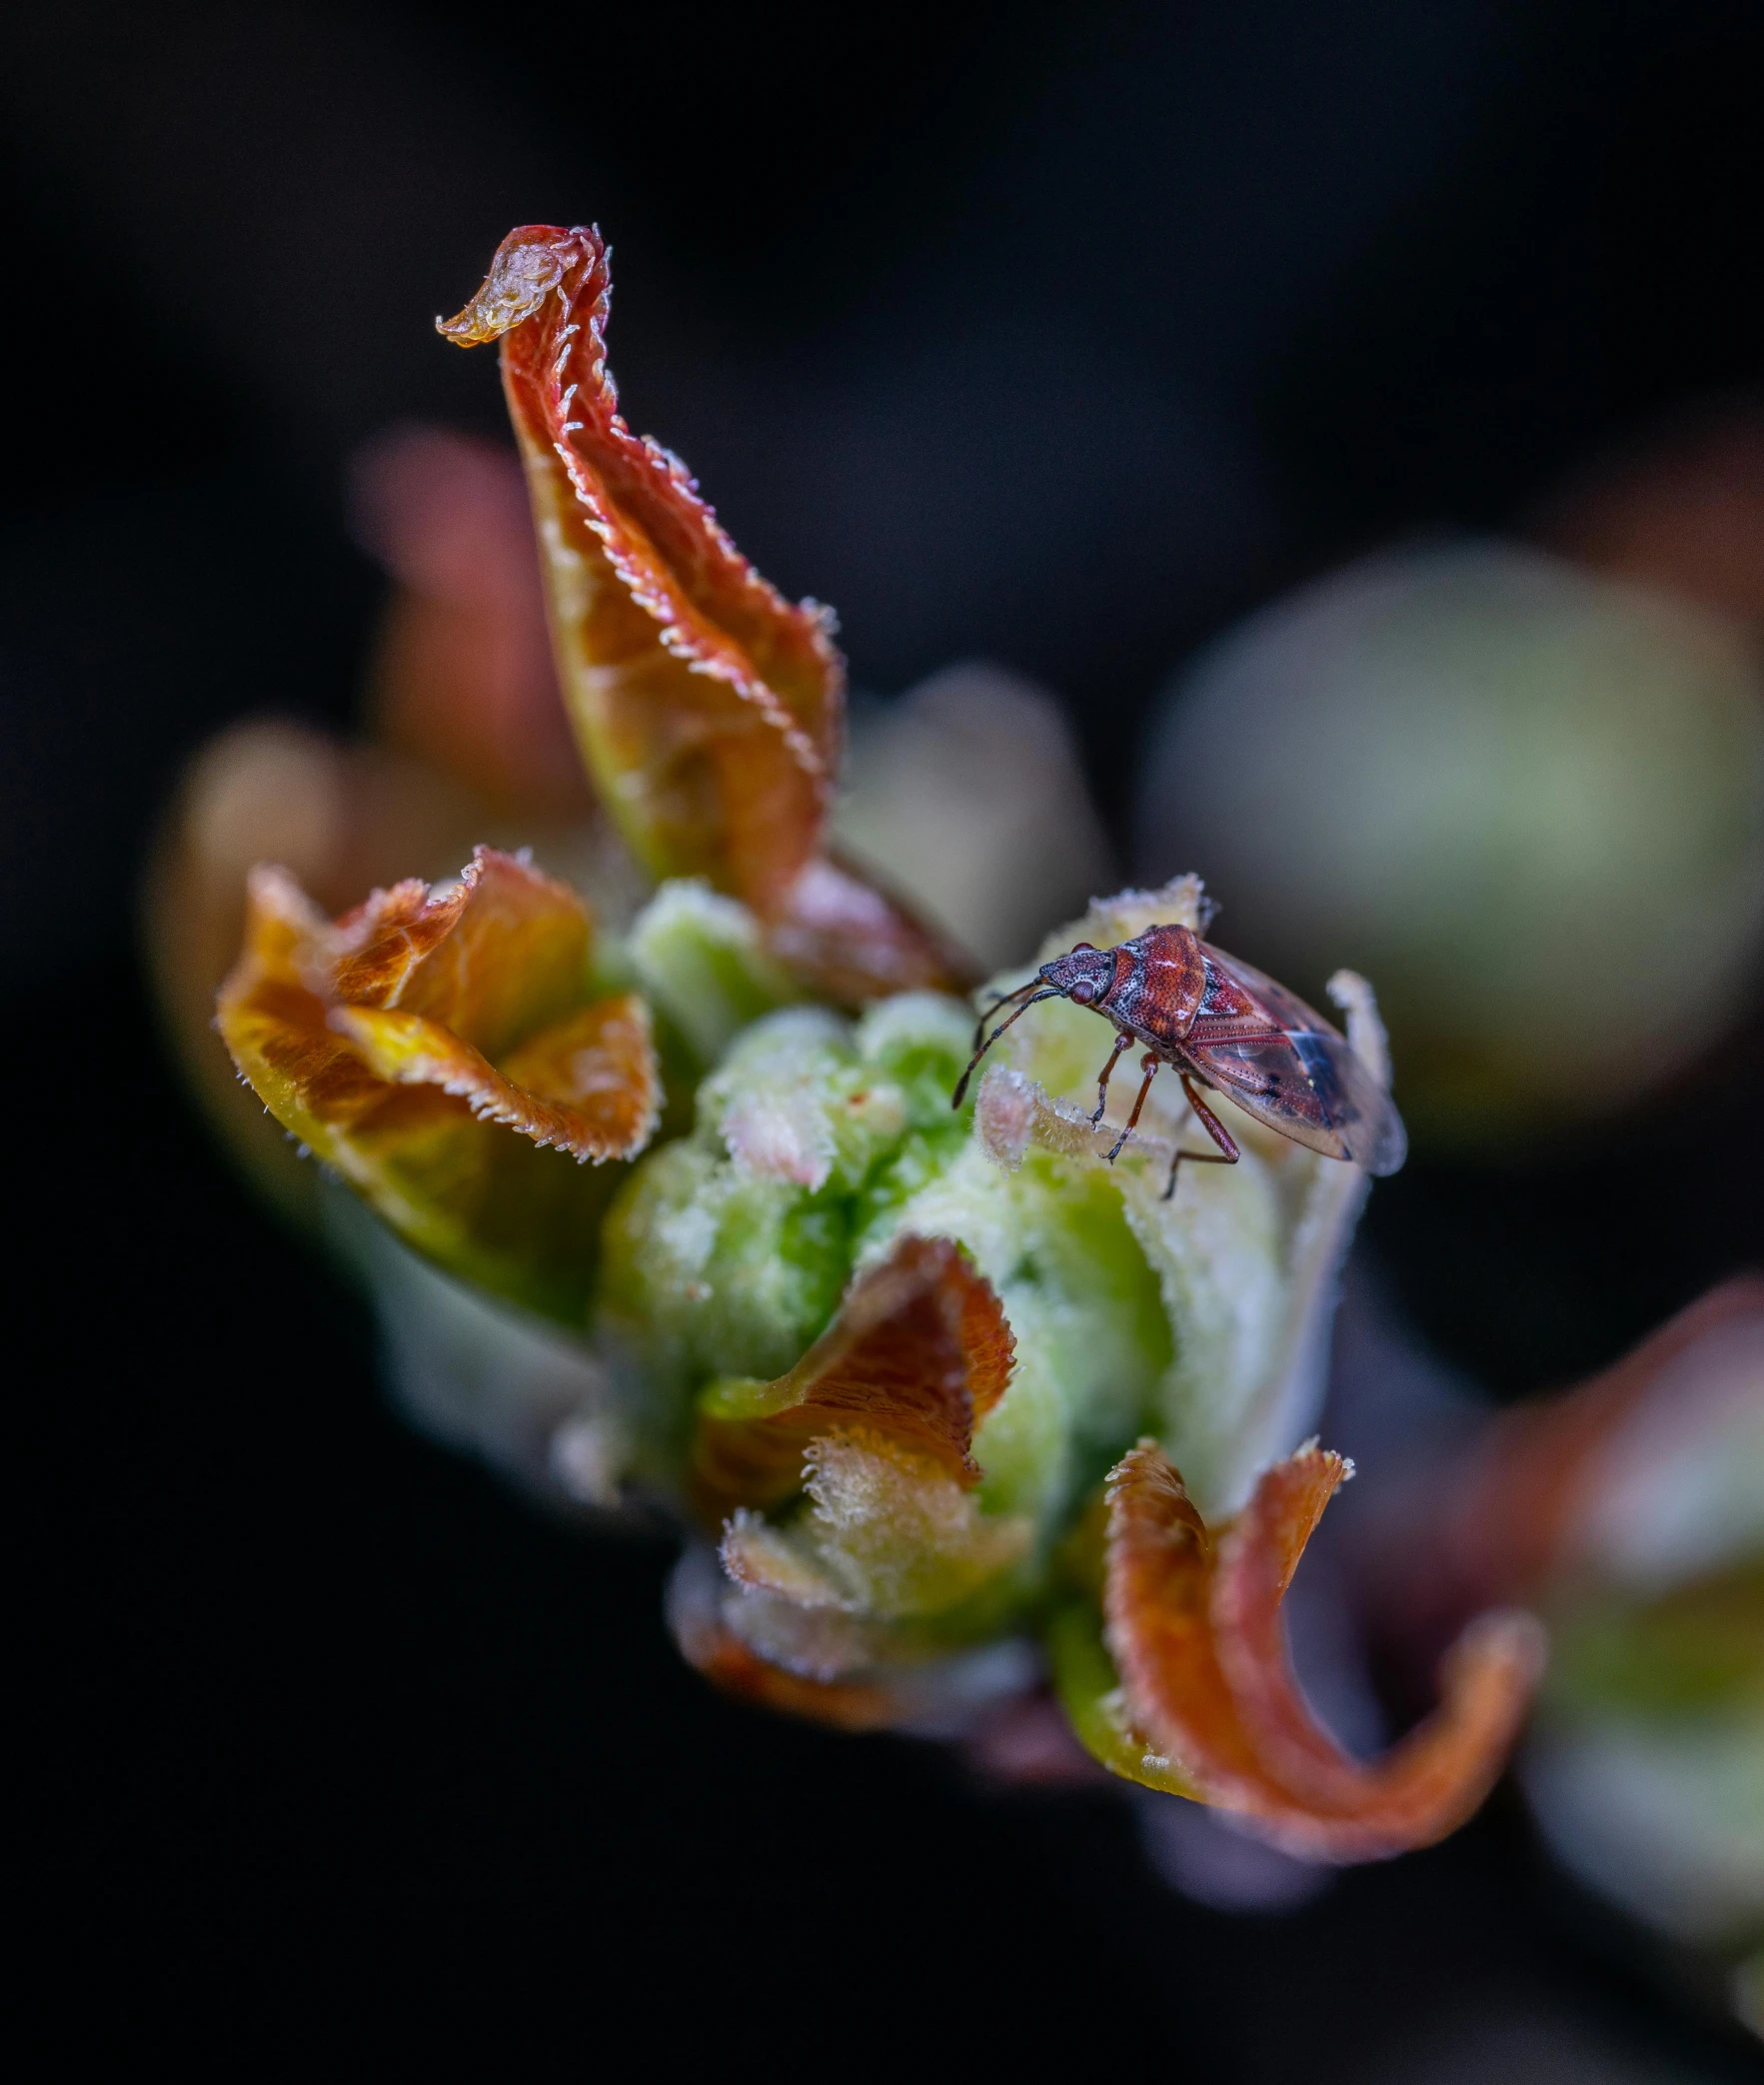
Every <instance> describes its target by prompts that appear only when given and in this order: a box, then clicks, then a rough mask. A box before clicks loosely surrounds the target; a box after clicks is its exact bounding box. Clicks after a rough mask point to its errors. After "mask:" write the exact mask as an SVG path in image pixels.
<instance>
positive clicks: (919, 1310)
mask: <svg viewBox="0 0 1764 2085" xmlns="http://www.w3.org/2000/svg"><path fill="white" fill-rule="evenodd" d="M1014 1354H1015V1346H1014V1341H1013V1339H1012V1336H1011V1332H1010V1327H1009V1324H1008V1323H1007V1321H1006V1319H1005V1316H1004V1309H1003V1305H1002V1304H1001V1303H1000V1302H999V1300H998V1296H997V1293H996V1291H995V1290H994V1289H993V1288H992V1286H991V1284H990V1283H989V1282H988V1281H986V1279H985V1278H984V1277H983V1276H982V1275H981V1274H980V1273H978V1272H977V1271H976V1270H975V1268H974V1266H973V1264H972V1262H971V1261H970V1260H969V1259H968V1258H967V1256H966V1255H965V1254H964V1253H963V1252H962V1251H961V1249H960V1247H959V1246H958V1245H956V1244H955V1243H953V1242H952V1241H951V1240H950V1239H948V1238H923V1237H910V1236H909V1237H903V1238H901V1239H900V1240H899V1241H898V1243H897V1244H896V1245H895V1246H894V1249H893V1250H892V1252H890V1253H889V1255H888V1257H887V1258H886V1259H885V1260H883V1261H882V1264H881V1265H880V1266H877V1267H874V1268H872V1269H871V1271H870V1272H869V1273H868V1274H865V1275H863V1276H862V1277H861V1278H860V1279H859V1280H858V1282H857V1283H856V1284H855V1285H854V1287H853V1289H852V1291H851V1293H850V1294H849V1295H848V1296H847V1298H846V1301H845V1303H844V1305H843V1306H842V1308H841V1310H840V1313H839V1315H838V1317H836V1318H835V1320H834V1322H833V1324H832V1325H831V1326H830V1327H829V1328H828V1330H827V1331H826V1332H825V1333H824V1334H823V1335H822V1336H821V1338H819V1339H818V1340H817V1341H816V1342H815V1344H814V1345H813V1346H812V1347H811V1348H810V1349H809V1351H808V1352H807V1353H806V1354H805V1355H804V1356H803V1358H802V1360H800V1361H799V1362H798V1363H797V1365H796V1366H795V1367H794V1368H792V1369H791V1370H790V1371H789V1372H788V1373H787V1374H785V1375H782V1376H780V1377H778V1379H777V1380H776V1381H774V1382H770V1383H755V1384H744V1385H740V1386H732V1387H731V1389H730V1390H729V1391H728V1392H727V1393H726V1394H724V1395H722V1396H716V1395H714V1396H713V1397H712V1398H711V1399H710V1400H709V1401H708V1402H707V1404H706V1406H705V1408H704V1409H703V1410H702V1412H701V1416H700V1421H699V1432H698V1438H697V1440H696V1442H695V1447H694V1491H695V1498H696V1502H697V1504H698V1507H699V1510H700V1512H701V1514H702V1516H703V1517H704V1518H706V1519H707V1520H708V1521H711V1522H713V1523H715V1522H717V1521H720V1520H721V1519H722V1518H723V1516H724V1515H725V1514H726V1513H728V1512H729V1511H730V1510H731V1509H732V1507H736V1506H744V1505H745V1506H769V1505H775V1504H777V1503H779V1502H780V1501H781V1500H782V1499H784V1498H788V1497H789V1496H790V1495H791V1494H792V1492H794V1491H796V1490H798V1489H800V1488H801V1486H802V1484H803V1481H804V1470H805V1463H806V1460H807V1458H808V1456H809V1451H810V1447H811V1444H812V1443H813V1442H815V1441H816V1440H818V1439H821V1438H822V1437H824V1436H827V1435H830V1434H833V1433H836V1432H839V1431H841V1430H842V1429H843V1430H851V1429H853V1428H860V1429H862V1430H864V1431H865V1432H868V1433H874V1434H877V1435H880V1436H882V1440H883V1441H884V1442H886V1443H887V1444H889V1445H890V1446H891V1447H892V1448H893V1449H896V1450H899V1451H903V1452H905V1453H906V1454H908V1455H909V1456H911V1457H913V1458H915V1459H922V1460H923V1461H924V1462H926V1463H927V1464H929V1465H931V1466H932V1467H934V1468H935V1469H936V1470H938V1471H940V1472H941V1473H942V1474H943V1475H944V1476H945V1477H952V1478H953V1479H954V1480H955V1482H956V1483H957V1484H959V1485H960V1486H962V1487H963V1488H964V1489H965V1488H971V1487H972V1486H973V1485H974V1484H977V1483H978V1481H979V1478H980V1471H979V1468H978V1465H977V1464H976V1463H975V1462H974V1459H973V1457H972V1455H971V1454H970V1453H969V1449H970V1447H971V1445H972V1441H973V1433H974V1428H975V1426H976V1425H977V1424H978V1423H979V1421H980V1420H981V1419H982V1418H984V1416H985V1415H986V1413H987V1412H988V1411H990V1410H991V1408H992V1406H993V1405H994V1404H996V1403H997V1401H998V1399H999V1398H1000V1397H1001V1396H1002V1395H1003V1394H1004V1390H1005V1387H1006V1385H1007V1384H1008V1383H1009V1380H1010V1371H1011V1367H1012V1363H1013V1360H1014Z"/></svg>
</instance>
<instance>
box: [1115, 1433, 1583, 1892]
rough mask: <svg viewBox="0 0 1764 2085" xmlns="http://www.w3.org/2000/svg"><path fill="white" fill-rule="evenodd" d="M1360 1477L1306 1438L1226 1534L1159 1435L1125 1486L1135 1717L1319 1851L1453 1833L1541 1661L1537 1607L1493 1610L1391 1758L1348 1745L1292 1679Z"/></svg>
mask: <svg viewBox="0 0 1764 2085" xmlns="http://www.w3.org/2000/svg"><path fill="white" fill-rule="evenodd" d="M1344 1471H1345V1465H1344V1464H1343V1462H1342V1461H1341V1458H1340V1457H1339V1456H1336V1455H1331V1454H1327V1453H1324V1452H1322V1451H1320V1450H1318V1449H1317V1448H1315V1447H1308V1448H1302V1449H1300V1450H1299V1452H1298V1453H1297V1454H1296V1455H1293V1456H1292V1457H1290V1458H1289V1459H1288V1460H1287V1461H1285V1462H1283V1463H1279V1464H1277V1465H1276V1466H1275V1467H1274V1468H1273V1469H1271V1470H1269V1471H1268V1472H1267V1473H1266V1474H1265V1475H1264V1476H1263V1477H1262V1479H1261V1481H1260V1482H1259V1483H1258V1485H1257V1486H1256V1489H1255V1492H1254V1495H1253V1496H1252V1498H1251V1499H1250V1502H1249V1504H1248V1505H1247V1506H1246V1507H1245V1508H1244V1510H1243V1512H1242V1513H1241V1514H1240V1515H1239V1516H1238V1518H1237V1519H1236V1521H1235V1522H1234V1523H1232V1524H1231V1525H1230V1526H1229V1527H1228V1528H1226V1529H1225V1530H1223V1531H1222V1532H1221V1533H1220V1534H1219V1535H1218V1536H1217V1538H1216V1539H1215V1537H1214V1535H1213V1534H1212V1532H1211V1531H1209V1530H1208V1528H1207V1527H1206V1525H1205V1523H1204V1521H1203V1520H1202V1519H1201V1517H1200V1514H1199V1513H1198V1511H1197V1510H1196V1509H1195V1506H1194V1504H1193V1501H1192V1500H1191V1499H1190V1498H1189V1497H1188V1495H1187V1492H1186V1490H1185V1489H1184V1487H1183V1485H1182V1480H1181V1478H1180V1476H1179V1475H1178V1473H1177V1472H1176V1470H1175V1469H1174V1468H1173V1467H1172V1465H1171V1464H1170V1462H1169V1461H1168V1459H1167V1457H1165V1455H1164V1454H1163V1452H1162V1450H1161V1449H1160V1448H1158V1447H1157V1445H1156V1444H1155V1443H1154V1442H1150V1441H1142V1442H1141V1443H1140V1444H1139V1446H1138V1447H1136V1448H1134V1449H1133V1450H1132V1451H1131V1453H1129V1454H1128V1455H1126V1456H1125V1457H1124V1458H1123V1459H1122V1461H1121V1462H1120V1463H1119V1464H1118V1465H1117V1467H1116V1468H1115V1470H1114V1472H1113V1474H1112V1476H1111V1478H1110V1483H1109V1532H1108V1564H1107V1579H1106V1585H1105V1592H1104V1605H1105V1610H1106V1613H1107V1618H1108V1643H1109V1648H1110V1651H1111V1652H1112V1655H1113V1657H1114V1661H1115V1665H1116V1667H1117V1669H1118V1671H1119V1673H1120V1676H1121V1680H1122V1682H1123V1687H1124V1692H1125V1697H1126V1705H1127V1708H1128V1711H1129V1713H1130V1715H1131V1719H1132V1721H1133V1723H1134V1724H1135V1725H1136V1726H1137V1727H1138V1728H1139V1729H1141V1730H1142V1731H1143V1732H1144V1733H1145V1735H1146V1736H1147V1738H1148V1739H1149V1740H1150V1741H1151V1743H1152V1744H1153V1745H1154V1746H1155V1747H1156V1748H1157V1750H1158V1751H1159V1752H1161V1753H1163V1754H1165V1755H1166V1756H1167V1757H1168V1759H1169V1760H1170V1761H1171V1763H1172V1764H1173V1765H1174V1767H1175V1768H1176V1769H1177V1771H1178V1772H1179V1774H1180V1775H1181V1776H1182V1777H1183V1778H1185V1779H1186V1780H1187V1781H1189V1782H1191V1783H1192V1784H1193V1786H1194V1787H1195V1788H1196V1789H1198V1790H1199V1791H1200V1793H1201V1795H1202V1796H1203V1797H1204V1799H1205V1800H1206V1801H1208V1802H1211V1803H1214V1804H1217V1805H1218V1806H1220V1807H1221V1808H1224V1809H1228V1810H1233V1811H1236V1812H1238V1813H1239V1814H1241V1815H1243V1816H1245V1817H1247V1818H1250V1819H1252V1820H1253V1821H1254V1823H1255V1825H1256V1828H1257V1829H1258V1830H1259V1831H1260V1832H1261V1833H1262V1834H1263V1835H1265V1836H1266V1837H1268V1838H1269V1839H1271V1840H1273V1841H1274V1842H1275V1843H1277V1844H1280V1845H1282V1846H1284V1847H1286V1848H1287V1849H1288V1850H1290V1851H1292V1852H1295V1853H1298V1854H1301V1855H1304V1856H1305V1857H1308V1858H1311V1859H1317V1860H1335V1861H1354V1860H1371V1859H1378V1858H1382V1857H1383V1856H1386V1855H1388V1854H1392V1853H1399V1852H1403V1851H1405V1850H1407V1849H1408V1848H1410V1847H1414V1846H1424V1845H1427V1844H1429V1843H1431V1842H1432V1841H1433V1840H1435V1839H1438V1838H1442V1837H1443V1836H1444V1835H1445V1834H1446V1833H1447V1832H1449V1831H1451V1830H1453V1829H1454V1828H1455V1827H1456V1826H1457V1825H1458V1824H1460V1823H1462V1822H1463V1820H1464V1819H1465V1818H1466V1817H1467V1816H1469V1814H1470V1812H1471V1811H1472V1810H1473V1809H1474V1808H1475V1807H1476V1805H1477V1804H1478V1803H1479V1802H1480V1801H1481V1800H1482V1797H1483V1796H1484V1795H1485V1794H1486V1793H1487V1790H1488V1787H1489V1785H1490V1784H1491V1782H1492V1781H1493V1779H1494V1777H1495V1775H1496V1774H1497V1773H1498V1772H1499V1770H1500V1767H1501V1765H1502V1762H1503V1761H1504V1759H1505V1757H1506V1753H1507V1750H1508V1748H1509V1746H1510V1745H1511V1742H1512V1740H1513V1737H1514V1735H1515V1734H1516V1732H1517V1729H1518V1726H1519V1723H1520V1720H1521V1718H1522V1717H1523V1714H1524V1710H1525V1707H1526V1704H1527V1701H1528V1699H1529V1696H1530V1693H1531V1690H1532V1687H1533V1685H1534V1684H1535V1681H1536V1677H1537V1673H1538V1671H1539V1668H1540V1662H1541V1654H1542V1652H1541V1631H1540V1630H1539V1629H1538V1627H1537V1624H1536V1623H1535V1622H1534V1621H1532V1620H1531V1618H1530V1617H1529V1616H1527V1615H1522V1614H1516V1613H1499V1614H1489V1615H1485V1616H1483V1617H1482V1618H1481V1619H1480V1621H1478V1622H1477V1623H1475V1624H1473V1625H1472V1627H1471V1628H1470V1629H1468V1630H1466V1631H1465V1633H1464V1635H1463V1636H1462V1637H1461V1638H1460V1640H1459V1642H1458V1644H1457V1645H1456V1646H1455V1648H1454V1650H1453V1651H1452V1653H1451V1655H1450V1656H1449V1657H1448V1658H1447V1660H1446V1662H1445V1666H1444V1668H1443V1671H1442V1688H1443V1693H1442V1700H1441V1704H1440V1706H1439V1708H1438V1709H1437V1710H1436V1711H1435V1712H1434V1714H1433V1715H1432V1716H1430V1717H1429V1718H1428V1719H1427V1720H1426V1721H1425V1722H1424V1723H1423V1724H1421V1725H1420V1726H1419V1727H1418V1728H1417V1729H1415V1730H1413V1731H1411V1732H1410V1733H1409V1735H1408V1736H1407V1737H1406V1738H1404V1739H1403V1740H1402V1741H1401V1742H1400V1743H1398V1744H1397V1745H1395V1746H1393V1747H1392V1748H1391V1750H1390V1751H1389V1752H1387V1753H1386V1754H1385V1755H1384V1756H1383V1757H1382V1758H1381V1759H1378V1760H1376V1761H1372V1762H1362V1761H1360V1760H1356V1759H1354V1758H1352V1757H1350V1756H1349V1755H1348V1754H1347V1753H1345V1752H1343V1751H1342V1749H1341V1748H1340V1746H1339V1745H1338V1744H1337V1743H1336V1741H1335V1740H1334V1739H1333V1738H1332V1737H1331V1736H1330V1735H1329V1733H1328V1732H1327V1731H1326V1730H1324V1729H1322V1728H1321V1726H1320V1725H1319V1724H1318V1723H1317V1722H1316V1721H1315V1719H1314V1717H1313V1716H1312V1715H1311V1712H1310V1709H1309V1707H1308V1705H1307V1704H1306V1703H1305V1701H1304V1698H1303V1696H1302V1695H1301V1693H1300V1692H1299V1690H1298V1687H1297V1683H1296V1681H1295V1680H1294V1679H1293V1676H1292V1672H1291V1667H1290V1665H1289V1663H1288V1662H1287V1658H1286V1651H1285V1644H1284V1641H1283V1639H1282V1635H1281V1626H1280V1618H1279V1610H1280V1602H1281V1599H1282V1598H1283V1596H1284V1594H1285V1591H1286V1587H1287V1585H1288V1584H1289V1583H1290V1582H1291V1578H1292V1573H1293V1570H1294V1569H1295V1568H1296V1565H1297V1562H1298V1559H1299V1557H1300V1555H1301V1554H1302V1553H1303V1550H1304V1547H1305V1544H1306V1542H1307V1541H1308V1540H1309V1538H1310V1535H1311V1533H1312V1531H1313V1530H1314V1529H1315V1527H1316V1524H1317V1521H1318V1519H1319V1517H1320V1516H1321V1514H1322V1510H1323V1507H1324V1506H1325V1505H1326V1504H1327V1502H1328V1500H1329V1498H1330V1496H1331V1495H1332V1494H1333V1492H1334V1490H1335V1488H1336V1486H1337V1485H1338V1484H1339V1483H1340V1481H1341V1478H1342V1475H1343V1474H1344Z"/></svg>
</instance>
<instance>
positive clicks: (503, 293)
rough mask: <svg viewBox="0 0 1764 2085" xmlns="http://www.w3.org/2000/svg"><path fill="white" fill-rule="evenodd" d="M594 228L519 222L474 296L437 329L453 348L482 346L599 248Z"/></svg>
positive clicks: (534, 308) (508, 327)
mask: <svg viewBox="0 0 1764 2085" xmlns="http://www.w3.org/2000/svg"><path fill="white" fill-rule="evenodd" d="M599 247H600V233H599V232H598V231H595V230H587V231H585V230H583V229H582V228H580V227H578V228H577V229H576V230H574V231H568V232H567V231H564V230H563V229H562V228H561V227H559V226H557V225H519V226H517V227H516V229H515V230H514V231H512V232H511V233H510V234H509V236H508V237H507V238H506V239H505V240H504V241H503V243H502V244H501V246H499V247H498V248H497V250H496V256H495V258H494V259H493V260H492V262H491V264H490V273H489V274H488V275H487V276H486V277H485V278H484V281H483V283H482V284H481V285H480V286H479V289H478V292H477V294H476V296H474V297H473V298H472V299H471V301H470V302H469V303H468V304H467V305H466V306H465V308H464V309H463V310H461V311H458V312H456V313H455V314H454V316H453V317H452V318H451V319H439V318H438V319H437V320H436V321H435V330H436V332H437V333H439V334H440V335H441V337H442V338H443V339H444V340H451V341H452V342H453V343H454V345H455V346H456V347H461V348H481V347H483V346H485V345H486V344H487V343H488V342H490V341H493V340H500V339H501V337H502V336H503V335H504V334H505V333H508V332H510V331H511V330H512V329H513V328H514V327H516V326H519V325H520V324H522V322H523V321H524V320H527V319H530V318H532V316H533V314H534V313H535V312H536V311H538V309H539V308H540V306H541V305H542V304H543V303H544V302H545V300H546V298H547V297H549V296H550V295H551V293H552V292H553V291H554V290H555V289H557V287H558V286H559V284H560V283H562V282H563V280H564V277H565V276H566V275H567V274H568V273H569V271H570V269H571V268H573V267H574V266H576V265H577V264H578V263H579V262H580V261H582V260H583V259H584V258H585V257H586V256H587V254H588V253H590V252H594V251H598V250H599Z"/></svg>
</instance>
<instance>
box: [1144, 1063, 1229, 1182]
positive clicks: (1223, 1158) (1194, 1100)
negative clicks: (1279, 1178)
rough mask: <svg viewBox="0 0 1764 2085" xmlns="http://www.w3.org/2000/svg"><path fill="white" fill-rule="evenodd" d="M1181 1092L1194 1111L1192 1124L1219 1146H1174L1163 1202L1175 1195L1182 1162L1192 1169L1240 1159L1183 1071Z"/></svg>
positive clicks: (1190, 1079)
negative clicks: (1201, 1148)
mask: <svg viewBox="0 0 1764 2085" xmlns="http://www.w3.org/2000/svg"><path fill="white" fill-rule="evenodd" d="M1182 1090H1183V1092H1185V1093H1186V1094H1187V1095H1188V1105H1189V1106H1190V1107H1191V1108H1193V1110H1194V1118H1195V1120H1196V1121H1198V1122H1199V1124H1200V1126H1201V1127H1202V1128H1203V1129H1204V1130H1205V1131H1206V1133H1207V1135H1208V1136H1210V1137H1211V1138H1212V1140H1213V1142H1214V1143H1216V1144H1217V1145H1218V1149H1217V1150H1216V1151H1185V1150H1183V1149H1182V1147H1181V1145H1180V1144H1178V1145H1177V1146H1176V1155H1175V1156H1174V1157H1173V1158H1172V1159H1171V1160H1170V1176H1169V1180H1168V1182H1167V1183H1166V1185H1165V1187H1164V1190H1163V1198H1164V1200H1165V1201H1168V1200H1169V1198H1170V1196H1171V1195H1172V1194H1174V1193H1175V1191H1176V1169H1177V1167H1178V1166H1179V1165H1180V1164H1181V1162H1182V1160H1183V1159H1184V1158H1186V1159H1187V1160H1188V1161H1189V1162H1190V1163H1191V1164H1194V1165H1235V1164H1236V1162H1237V1160H1238V1158H1239V1156H1240V1155H1241V1153H1240V1152H1239V1151H1238V1149H1237V1146H1236V1144H1235V1143H1233V1142H1232V1140H1231V1132H1230V1130H1229V1129H1227V1128H1226V1127H1225V1125H1224V1123H1223V1122H1221V1121H1220V1120H1219V1118H1218V1116H1217V1115H1216V1114H1214V1113H1213V1111H1212V1109H1211V1108H1210V1107H1208V1106H1207V1104H1206V1102H1205V1101H1204V1100H1203V1099H1202V1098H1201V1097H1200V1094H1199V1092H1198V1090H1197V1089H1196V1087H1195V1084H1194V1080H1193V1078H1192V1076H1191V1075H1190V1074H1189V1073H1188V1072H1186V1071H1184V1072H1183V1073H1182Z"/></svg>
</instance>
